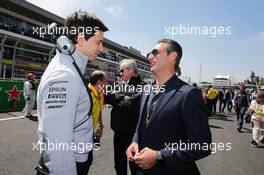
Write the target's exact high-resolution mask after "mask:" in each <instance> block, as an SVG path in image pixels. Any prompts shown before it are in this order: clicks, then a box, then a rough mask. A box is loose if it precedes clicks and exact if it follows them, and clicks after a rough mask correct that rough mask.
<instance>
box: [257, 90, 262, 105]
mask: <svg viewBox="0 0 264 175" xmlns="http://www.w3.org/2000/svg"><path fill="white" fill-rule="evenodd" d="M256 102H257V103H258V104H260V105H264V92H259V93H258V94H257V98H256Z"/></svg>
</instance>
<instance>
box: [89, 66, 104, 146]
mask: <svg viewBox="0 0 264 175" xmlns="http://www.w3.org/2000/svg"><path fill="white" fill-rule="evenodd" d="M106 83H107V75H106V73H105V72H104V71H101V70H95V71H94V72H93V73H92V74H91V77H90V82H89V84H88V87H89V89H90V90H91V95H92V99H93V110H92V117H93V129H94V143H98V144H99V141H100V138H101V136H102V134H103V128H104V125H103V122H102V109H103V105H104V92H103V89H104V87H105V86H106Z"/></svg>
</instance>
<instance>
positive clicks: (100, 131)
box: [95, 127, 103, 138]
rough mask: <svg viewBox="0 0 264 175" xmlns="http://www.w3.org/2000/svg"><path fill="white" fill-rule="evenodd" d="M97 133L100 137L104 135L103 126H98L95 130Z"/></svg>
mask: <svg viewBox="0 0 264 175" xmlns="http://www.w3.org/2000/svg"><path fill="white" fill-rule="evenodd" d="M95 135H96V136H98V137H99V138H101V137H102V135H103V128H100V127H99V128H97V129H96V131H95Z"/></svg>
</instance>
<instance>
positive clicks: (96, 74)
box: [89, 70, 106, 86]
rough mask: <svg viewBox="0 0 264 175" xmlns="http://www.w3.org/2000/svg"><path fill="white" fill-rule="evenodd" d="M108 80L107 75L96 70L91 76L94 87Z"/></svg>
mask: <svg viewBox="0 0 264 175" xmlns="http://www.w3.org/2000/svg"><path fill="white" fill-rule="evenodd" d="M105 78H106V73H105V72H104V71H100V70H95V71H94V72H93V73H92V74H91V76H90V81H89V82H90V83H91V84H92V85H93V86H94V85H96V83H97V82H98V81H99V80H100V81H103V80H104V79H105Z"/></svg>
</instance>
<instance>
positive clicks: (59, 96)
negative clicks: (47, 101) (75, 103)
mask: <svg viewBox="0 0 264 175" xmlns="http://www.w3.org/2000/svg"><path fill="white" fill-rule="evenodd" d="M66 97H67V94H49V95H48V98H66Z"/></svg>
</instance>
